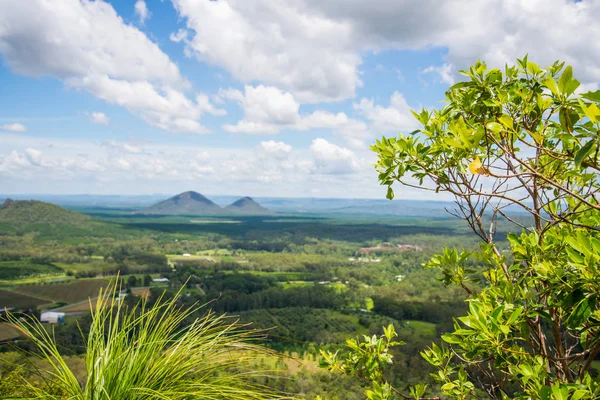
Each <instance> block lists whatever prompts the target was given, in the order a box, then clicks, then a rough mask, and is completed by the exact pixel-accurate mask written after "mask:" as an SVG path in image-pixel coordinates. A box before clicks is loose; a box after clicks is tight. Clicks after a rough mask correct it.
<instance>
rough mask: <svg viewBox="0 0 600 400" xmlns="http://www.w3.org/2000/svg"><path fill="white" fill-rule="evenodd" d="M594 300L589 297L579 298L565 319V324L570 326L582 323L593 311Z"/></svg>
mask: <svg viewBox="0 0 600 400" xmlns="http://www.w3.org/2000/svg"><path fill="white" fill-rule="evenodd" d="M594 305H595V301H593V300H592V299H590V298H585V299H583V300H581V301H580V302H579V303H578V304H577V306H576V307H575V309H574V310H573V312H572V313H571V315H569V318H568V319H567V325H568V326H571V327H577V326H580V325H581V324H583V323H584V322H585V321H587V319H588V318H589V317H590V315H592V312H593V311H594Z"/></svg>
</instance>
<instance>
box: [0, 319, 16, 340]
mask: <svg viewBox="0 0 600 400" xmlns="http://www.w3.org/2000/svg"><path fill="white" fill-rule="evenodd" d="M19 336H20V335H19V331H18V330H16V329H15V328H13V327H12V326H10V325H8V324H1V323H0V341H3V340H9V339H14V338H17V337H19Z"/></svg>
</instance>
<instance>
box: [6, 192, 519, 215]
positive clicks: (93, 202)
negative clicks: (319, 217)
mask: <svg viewBox="0 0 600 400" xmlns="http://www.w3.org/2000/svg"><path fill="white" fill-rule="evenodd" d="M8 197H10V198H13V199H15V200H17V199H19V200H29V199H36V200H42V201H45V202H50V203H54V204H58V205H60V206H63V207H68V208H74V209H80V208H87V207H100V208H125V209H128V210H131V209H137V211H136V212H140V213H144V212H145V210H147V208H148V207H150V206H152V205H156V204H157V203H158V202H162V200H164V199H165V198H166V197H167V195H165V194H151V195H91V194H82V195H43V194H34V195H0V203H1V202H2V201H3V199H5V198H8ZM239 198H240V197H239V196H230V195H214V196H210V199H211V200H210V201H211V202H214V203H216V204H217V205H218V206H220V207H227V206H228V205H230V204H231V203H233V202H235V201H236V200H237V199H239ZM254 200H255V201H256V202H258V203H260V205H261V206H262V207H265V208H267V209H269V210H272V211H273V212H276V213H285V214H290V213H291V214H297V213H303V214H304V213H307V214H340V215H357V214H362V215H384V216H396V217H425V218H449V215H448V213H447V212H446V209H454V208H455V207H456V205H455V204H454V203H453V202H449V201H434V200H402V199H396V200H392V201H390V200H386V199H334V198H308V197H306V198H298V197H296V198H294V197H255V198H254ZM221 210H222V209H221ZM509 210H510V212H511V213H516V214H519V213H521V212H520V210H518V209H517V208H516V207H509Z"/></svg>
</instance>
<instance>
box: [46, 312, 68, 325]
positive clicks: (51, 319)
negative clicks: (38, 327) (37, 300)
mask: <svg viewBox="0 0 600 400" xmlns="http://www.w3.org/2000/svg"><path fill="white" fill-rule="evenodd" d="M64 317H65V313H64V312H56V311H45V312H43V313H42V314H41V315H40V322H47V323H49V324H57V323H59V322H63V319H64Z"/></svg>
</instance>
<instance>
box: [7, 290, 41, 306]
mask: <svg viewBox="0 0 600 400" xmlns="http://www.w3.org/2000/svg"><path fill="white" fill-rule="evenodd" d="M48 303H50V301H48V300H43V299H39V298H36V297H32V296H27V295H24V294H20V293H14V292H9V291H8V290H0V309H4V308H17V309H27V308H35V307H37V306H41V305H42V304H48Z"/></svg>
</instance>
